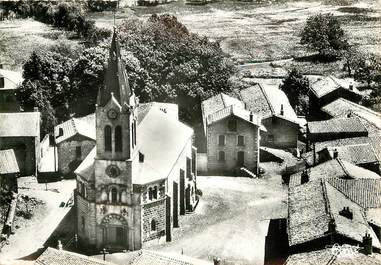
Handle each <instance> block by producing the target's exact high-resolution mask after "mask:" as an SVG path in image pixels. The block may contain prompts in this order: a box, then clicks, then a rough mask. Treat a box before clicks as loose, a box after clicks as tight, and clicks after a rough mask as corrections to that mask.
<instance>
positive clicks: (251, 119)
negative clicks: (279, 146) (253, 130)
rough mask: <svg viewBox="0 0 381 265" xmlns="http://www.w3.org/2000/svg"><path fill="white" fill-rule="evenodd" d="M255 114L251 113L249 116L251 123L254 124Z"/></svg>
mask: <svg viewBox="0 0 381 265" xmlns="http://www.w3.org/2000/svg"><path fill="white" fill-rule="evenodd" d="M253 116H254V115H253V112H251V111H250V115H249V118H250V121H251V122H253Z"/></svg>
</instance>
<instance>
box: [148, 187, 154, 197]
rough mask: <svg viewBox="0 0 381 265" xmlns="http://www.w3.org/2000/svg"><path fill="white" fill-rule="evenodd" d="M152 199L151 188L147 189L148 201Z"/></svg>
mask: <svg viewBox="0 0 381 265" xmlns="http://www.w3.org/2000/svg"><path fill="white" fill-rule="evenodd" d="M152 198H153V190H152V188H149V189H148V199H149V200H152Z"/></svg>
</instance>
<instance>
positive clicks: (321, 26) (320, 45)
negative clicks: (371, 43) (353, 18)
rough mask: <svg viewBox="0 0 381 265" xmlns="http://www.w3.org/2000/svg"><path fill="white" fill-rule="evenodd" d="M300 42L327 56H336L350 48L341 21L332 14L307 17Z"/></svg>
mask: <svg viewBox="0 0 381 265" xmlns="http://www.w3.org/2000/svg"><path fill="white" fill-rule="evenodd" d="M300 43H301V44H302V45H306V46H307V48H308V49H310V50H313V51H318V52H319V55H320V56H322V57H325V58H332V57H333V58H336V57H338V56H339V52H340V51H341V50H345V49H347V48H348V41H347V39H346V37H345V35H344V30H343V29H342V28H341V23H340V21H339V20H338V19H337V18H336V17H335V16H333V15H332V14H318V15H316V16H311V17H309V18H308V19H307V22H306V25H305V27H304V29H303V31H302V33H301V40H300Z"/></svg>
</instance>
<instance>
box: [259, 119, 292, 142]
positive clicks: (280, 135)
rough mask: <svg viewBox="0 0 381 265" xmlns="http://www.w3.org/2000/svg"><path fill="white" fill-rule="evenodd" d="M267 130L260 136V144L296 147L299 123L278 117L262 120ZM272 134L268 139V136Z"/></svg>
mask: <svg viewBox="0 0 381 265" xmlns="http://www.w3.org/2000/svg"><path fill="white" fill-rule="evenodd" d="M263 125H264V126H265V127H266V129H267V132H266V133H264V135H263V137H262V138H261V145H264V146H268V147H273V148H297V143H298V132H299V125H298V124H297V123H293V122H290V121H288V120H285V119H281V118H278V117H272V118H269V119H266V120H263ZM270 135H271V136H272V139H271V141H270V139H269V136H270Z"/></svg>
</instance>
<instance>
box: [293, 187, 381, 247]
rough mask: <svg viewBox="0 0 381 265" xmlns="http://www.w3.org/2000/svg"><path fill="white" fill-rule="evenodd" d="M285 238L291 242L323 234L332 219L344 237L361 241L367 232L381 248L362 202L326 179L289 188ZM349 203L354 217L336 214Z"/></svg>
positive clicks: (299, 241)
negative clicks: (366, 216) (355, 199)
mask: <svg viewBox="0 0 381 265" xmlns="http://www.w3.org/2000/svg"><path fill="white" fill-rule="evenodd" d="M288 202H289V204H288V211H289V220H288V241H289V244H290V246H293V245H298V244H302V243H306V242H309V241H312V240H315V239H318V238H323V237H326V236H327V234H328V225H329V223H330V221H331V220H333V221H334V222H335V224H336V229H335V232H336V233H337V234H340V235H342V236H344V237H346V238H349V239H351V240H354V241H357V242H358V243H361V242H362V238H363V236H364V235H365V234H366V233H368V234H370V236H371V237H372V239H373V240H372V244H373V246H374V247H376V248H380V242H379V240H378V238H377V236H376V234H375V233H374V231H373V229H372V228H371V227H370V226H369V225H368V223H367V220H366V218H365V213H364V211H363V209H362V208H361V206H359V205H358V204H356V203H355V202H353V201H351V200H350V199H348V197H346V196H345V195H344V194H343V193H341V192H340V191H339V190H337V189H336V188H335V187H333V186H332V185H331V184H329V183H328V182H326V181H315V182H310V183H307V184H305V185H301V186H296V187H294V188H290V190H289V195H288ZM344 207H349V209H350V210H351V211H352V213H353V218H352V219H349V218H346V217H344V216H342V215H340V214H339V212H340V211H341V210H343V208H344Z"/></svg>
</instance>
